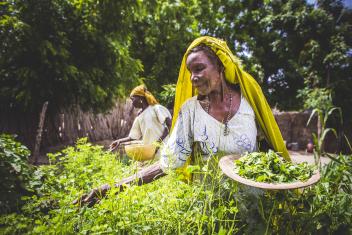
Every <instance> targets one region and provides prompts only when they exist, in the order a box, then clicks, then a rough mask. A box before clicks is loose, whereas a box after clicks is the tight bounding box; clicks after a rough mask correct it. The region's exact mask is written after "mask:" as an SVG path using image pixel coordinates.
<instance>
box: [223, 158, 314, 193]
mask: <svg viewBox="0 0 352 235" xmlns="http://www.w3.org/2000/svg"><path fill="white" fill-rule="evenodd" d="M239 158H240V156H239V155H228V156H224V157H223V158H221V159H220V161H219V166H220V168H221V170H222V171H223V172H224V173H225V175H227V176H228V177H230V178H231V179H233V180H235V181H237V182H239V183H242V184H245V185H249V186H252V187H256V188H261V189H268V190H285V189H296V188H304V187H307V186H310V185H313V184H315V183H317V182H318V181H319V179H320V173H319V171H318V170H316V171H315V172H314V174H313V175H312V177H310V178H309V179H308V180H307V181H305V182H300V181H297V182H292V183H263V182H256V181H253V180H250V179H246V178H243V177H241V176H239V175H238V174H236V173H235V172H234V169H235V162H234V161H235V160H236V159H239Z"/></svg>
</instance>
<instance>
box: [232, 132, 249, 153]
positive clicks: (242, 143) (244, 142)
mask: <svg viewBox="0 0 352 235" xmlns="http://www.w3.org/2000/svg"><path fill="white" fill-rule="evenodd" d="M235 143H236V144H237V146H239V147H241V148H243V149H245V150H246V151H248V152H251V151H252V143H251V141H250V139H249V138H248V136H247V135H246V134H242V135H241V136H240V137H239V138H238V139H235Z"/></svg>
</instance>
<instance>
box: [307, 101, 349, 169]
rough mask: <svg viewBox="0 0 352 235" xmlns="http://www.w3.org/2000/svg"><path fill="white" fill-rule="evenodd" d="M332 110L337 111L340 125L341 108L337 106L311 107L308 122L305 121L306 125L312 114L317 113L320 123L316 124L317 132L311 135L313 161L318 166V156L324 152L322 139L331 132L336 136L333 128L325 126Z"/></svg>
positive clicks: (341, 121)
mask: <svg viewBox="0 0 352 235" xmlns="http://www.w3.org/2000/svg"><path fill="white" fill-rule="evenodd" d="M334 111H338V112H339V117H340V123H341V125H342V123H343V120H342V111H341V108H339V107H330V108H329V109H327V110H323V109H319V108H316V109H313V111H312V113H311V115H310V117H309V119H308V122H307V125H309V123H310V121H311V120H312V118H313V117H314V115H315V114H317V116H318V123H320V125H318V130H317V131H318V132H317V133H313V134H312V135H313V144H314V158H315V163H316V164H317V165H319V166H320V157H321V156H322V155H324V154H325V151H324V140H325V138H326V136H327V134H328V133H330V132H332V133H333V134H334V135H335V136H336V137H337V133H336V130H335V129H333V128H327V127H326V124H327V121H328V119H329V117H330V116H331V115H332V113H333V112H334Z"/></svg>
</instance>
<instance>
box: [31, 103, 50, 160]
mask: <svg viewBox="0 0 352 235" xmlns="http://www.w3.org/2000/svg"><path fill="white" fill-rule="evenodd" d="M48 103H49V102H48V101H46V102H44V104H43V107H42V111H41V113H40V116H39V125H38V130H37V135H36V137H35V144H34V151H33V160H32V163H34V164H37V161H38V157H39V154H40V142H41V141H42V133H43V126H44V121H45V115H46V110H47V108H48Z"/></svg>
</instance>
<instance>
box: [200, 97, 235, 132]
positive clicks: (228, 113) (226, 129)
mask: <svg viewBox="0 0 352 235" xmlns="http://www.w3.org/2000/svg"><path fill="white" fill-rule="evenodd" d="M231 105H232V95H230V106H229V111H227V115H226V117H225V120H224V121H223V124H224V125H225V128H224V136H227V135H229V134H230V129H229V127H228V122H229V121H230V116H231ZM209 108H210V100H209V97H208V102H207V103H206V106H205V111H206V112H207V113H208V114H209ZM209 115H210V114H209Z"/></svg>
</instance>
